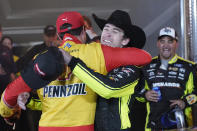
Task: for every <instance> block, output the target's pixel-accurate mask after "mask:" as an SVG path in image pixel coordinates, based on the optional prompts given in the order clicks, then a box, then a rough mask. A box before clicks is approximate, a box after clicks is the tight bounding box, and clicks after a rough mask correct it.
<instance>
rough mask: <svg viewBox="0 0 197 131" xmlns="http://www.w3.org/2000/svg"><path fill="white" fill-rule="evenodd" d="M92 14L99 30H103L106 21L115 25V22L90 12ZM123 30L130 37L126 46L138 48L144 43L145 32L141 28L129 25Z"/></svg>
mask: <svg viewBox="0 0 197 131" xmlns="http://www.w3.org/2000/svg"><path fill="white" fill-rule="evenodd" d="M92 16H93V18H94V20H95V22H96V24H97V25H98V26H99V28H100V29H101V30H103V28H104V26H105V24H107V23H110V24H113V25H115V26H117V25H116V23H113V22H108V21H107V20H105V19H101V18H98V17H97V16H96V15H95V14H92ZM117 27H118V26H117ZM124 31H125V34H126V35H127V37H128V38H130V42H129V43H128V45H127V47H136V48H140V49H141V48H143V47H144V45H145V43H146V34H145V32H144V31H143V29H142V28H140V27H138V26H136V25H131V26H130V27H127V28H126V29H125V30H124Z"/></svg>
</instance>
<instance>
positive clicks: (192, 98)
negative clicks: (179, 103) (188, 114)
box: [186, 94, 197, 105]
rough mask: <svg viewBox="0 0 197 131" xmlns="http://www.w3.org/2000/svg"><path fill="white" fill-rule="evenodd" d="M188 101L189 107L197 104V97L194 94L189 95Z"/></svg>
mask: <svg viewBox="0 0 197 131" xmlns="http://www.w3.org/2000/svg"><path fill="white" fill-rule="evenodd" d="M186 100H187V103H188V104H189V105H192V104H194V103H196V102H197V96H196V95H194V94H191V95H188V96H186Z"/></svg>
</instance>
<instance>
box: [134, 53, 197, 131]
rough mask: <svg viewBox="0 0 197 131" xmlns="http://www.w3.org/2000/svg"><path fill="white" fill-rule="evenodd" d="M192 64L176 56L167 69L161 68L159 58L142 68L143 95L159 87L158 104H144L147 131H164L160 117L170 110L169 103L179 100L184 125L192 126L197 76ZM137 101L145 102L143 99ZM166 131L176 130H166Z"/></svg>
mask: <svg viewBox="0 0 197 131" xmlns="http://www.w3.org/2000/svg"><path fill="white" fill-rule="evenodd" d="M194 66H195V63H194V62H191V61H188V60H185V59H183V58H181V57H179V56H178V55H175V56H174V57H173V58H172V59H171V60H170V61H169V62H168V67H167V69H161V60H160V58H159V57H158V56H156V57H154V58H153V59H152V62H151V63H150V64H149V65H147V66H145V67H144V68H143V74H144V79H145V83H144V84H145V85H144V87H145V88H144V89H142V90H141V94H142V96H144V95H145V92H146V91H147V90H151V89H152V88H153V87H160V92H161V100H160V101H159V102H147V117H146V131H150V130H151V129H155V130H157V129H165V128H167V127H165V126H164V125H163V124H162V122H161V117H162V115H163V114H164V113H165V112H168V111H169V110H171V108H170V100H175V99H181V100H183V101H184V102H185V103H186V108H185V109H184V113H185V118H186V121H187V122H186V123H187V126H191V124H192V115H191V114H192V113H191V107H190V106H191V105H192V104H194V103H196V100H197V98H196V88H197V87H196V74H195V68H194ZM137 99H138V100H141V101H146V99H145V97H141V98H140V97H138V98H137ZM168 128H176V125H175V127H173V126H172V127H168Z"/></svg>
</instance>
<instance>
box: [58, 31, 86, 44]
mask: <svg viewBox="0 0 197 131" xmlns="http://www.w3.org/2000/svg"><path fill="white" fill-rule="evenodd" d="M66 41H73V42H75V43H76V44H82V42H81V41H80V40H79V39H77V37H75V36H73V35H71V34H68V33H66V34H65V35H64V38H63V42H62V44H61V45H63V44H64V43H65V42H66ZM61 45H60V46H61Z"/></svg>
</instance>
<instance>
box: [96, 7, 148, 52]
mask: <svg viewBox="0 0 197 131" xmlns="http://www.w3.org/2000/svg"><path fill="white" fill-rule="evenodd" d="M93 17H94V20H95V21H96V23H97V25H98V26H99V27H100V29H101V30H102V34H101V44H104V45H108V46H112V47H124V46H127V47H136V48H140V49H141V48H143V46H144V44H145V42H146V36H145V33H144V31H143V30H142V29H141V28H140V27H138V26H136V25H133V24H132V22H131V19H130V16H129V14H128V13H127V12H125V11H122V10H116V11H114V12H113V13H112V14H111V16H110V17H109V18H108V19H107V20H104V19H100V18H98V17H97V16H96V15H95V14H93Z"/></svg>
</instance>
